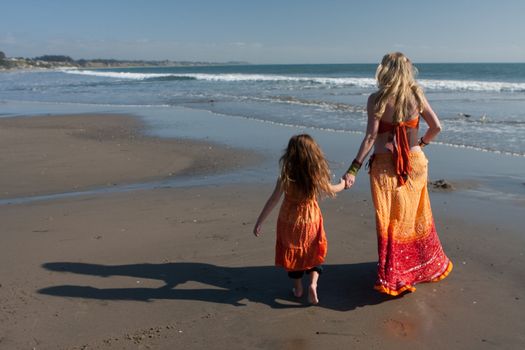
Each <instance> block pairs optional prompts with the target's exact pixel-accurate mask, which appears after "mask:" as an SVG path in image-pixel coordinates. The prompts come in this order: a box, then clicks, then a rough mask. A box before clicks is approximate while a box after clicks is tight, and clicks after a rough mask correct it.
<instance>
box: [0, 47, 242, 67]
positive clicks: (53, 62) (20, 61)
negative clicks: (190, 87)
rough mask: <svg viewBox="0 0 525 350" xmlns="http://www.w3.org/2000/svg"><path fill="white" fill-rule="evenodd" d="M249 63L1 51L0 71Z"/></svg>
mask: <svg viewBox="0 0 525 350" xmlns="http://www.w3.org/2000/svg"><path fill="white" fill-rule="evenodd" d="M240 64H249V63H247V62H237V61H230V62H201V61H198V62H192V61H171V60H163V61H149V60H116V59H104V58H96V59H84V58H82V59H79V60H75V59H73V58H71V57H70V56H65V55H43V56H39V57H34V58H25V57H7V56H6V55H5V53H4V52H2V51H0V70H16V69H57V68H125V67H174V66H175V67H176V66H209V65H240Z"/></svg>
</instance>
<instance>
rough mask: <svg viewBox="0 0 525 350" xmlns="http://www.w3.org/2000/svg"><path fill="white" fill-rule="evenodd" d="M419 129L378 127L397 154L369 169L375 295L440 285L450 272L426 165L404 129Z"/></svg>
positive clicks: (405, 125)
mask: <svg viewBox="0 0 525 350" xmlns="http://www.w3.org/2000/svg"><path fill="white" fill-rule="evenodd" d="M417 126H418V118H417V119H413V120H410V121H408V122H405V123H400V124H397V125H392V124H388V123H384V122H382V123H381V124H380V129H379V132H380V133H381V132H388V131H391V132H393V133H395V135H396V136H395V139H394V140H395V142H396V143H395V148H394V149H393V152H392V153H386V154H374V156H373V161H372V164H371V168H370V186H371V190H372V198H373V200H374V207H375V210H376V228H377V243H378V256H379V262H378V266H377V281H376V285H375V289H376V290H378V291H380V292H383V293H386V294H390V295H393V296H396V295H399V294H400V293H403V292H405V291H411V292H412V291H414V290H415V289H416V288H415V285H416V284H417V283H421V282H435V281H439V280H441V279H443V278H445V277H446V276H447V275H448V274H449V273H450V271H451V270H452V262H451V261H450V260H449V258H448V257H447V256H446V254H445V252H444V251H443V248H442V246H441V242H440V240H439V237H438V235H437V232H436V226H435V224H434V218H433V216H432V210H431V207H430V199H429V196H428V190H427V178H428V173H427V172H428V160H427V158H426V156H425V154H424V153H423V152H422V151H413V152H411V151H410V148H409V146H408V140H407V137H406V128H417Z"/></svg>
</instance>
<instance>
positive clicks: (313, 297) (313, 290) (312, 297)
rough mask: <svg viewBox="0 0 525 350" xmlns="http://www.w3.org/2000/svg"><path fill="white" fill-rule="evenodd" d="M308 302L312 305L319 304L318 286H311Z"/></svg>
mask: <svg viewBox="0 0 525 350" xmlns="http://www.w3.org/2000/svg"><path fill="white" fill-rule="evenodd" d="M308 301H309V302H310V304H312V305H317V304H319V298H317V285H315V284H311V285H310V288H309V289H308Z"/></svg>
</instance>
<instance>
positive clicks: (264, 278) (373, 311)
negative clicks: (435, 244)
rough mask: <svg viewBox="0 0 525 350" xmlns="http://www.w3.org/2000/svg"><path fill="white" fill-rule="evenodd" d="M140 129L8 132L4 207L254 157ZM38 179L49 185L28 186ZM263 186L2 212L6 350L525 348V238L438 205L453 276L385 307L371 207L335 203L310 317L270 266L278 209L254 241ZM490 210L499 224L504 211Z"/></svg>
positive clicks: (1, 309)
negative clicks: (22, 199) (20, 199)
mask: <svg viewBox="0 0 525 350" xmlns="http://www.w3.org/2000/svg"><path fill="white" fill-rule="evenodd" d="M77 118H78V119H77ZM73 119H75V121H72V120H73ZM79 121H82V123H83V124H82V125H83V126H82V128H80V129H79V127H78V124H76V123H77V122H79ZM64 123H65V124H64ZM67 123H73V124H75V125H70V126H67V125H68V124H67ZM106 123H107V124H106ZM135 123H137V124H135ZM6 124H7V125H6ZM64 125H66V126H64ZM141 128H142V126H141V125H140V123H138V122H137V121H135V120H133V119H130V118H129V117H126V116H107V115H100V116H80V117H79V116H75V117H74V118H71V117H58V116H57V117H39V118H32V119H23V118H16V119H7V120H1V121H0V133H1V135H2V137H1V140H2V141H0V142H1V143H2V149H3V150H6V149H8V148H9V147H12V148H10V149H9V150H8V151H6V152H4V155H3V156H2V157H3V158H2V164H3V165H4V164H8V165H9V167H8V168H9V171H8V172H7V173H4V174H2V175H1V177H0V184H1V185H2V191H1V193H2V196H3V197H4V198H13V197H17V196H28V195H33V194H42V193H54V192H64V191H71V190H75V189H76V188H93V187H100V186H111V184H113V183H131V182H134V181H149V180H151V179H157V178H159V177H163V176H173V177H175V178H176V177H177V176H179V175H180V174H195V176H198V175H199V174H206V173H207V172H209V173H215V172H217V171H227V169H232V168H236V167H240V166H242V165H243V164H246V163H249V162H251V161H253V159H254V158H253V157H254V156H253V155H251V154H250V153H249V152H244V151H238V150H233V149H225V148H221V147H220V146H217V145H207V144H205V143H199V142H195V143H194V142H192V141H180V140H163V139H153V138H148V137H145V136H143V135H142V134H141ZM81 129H84V130H91V131H90V132H86V133H85V134H83V131H82V130H81ZM132 131H133V132H132ZM13 135H16V137H15V136H13ZM97 135H98V136H97ZM130 135H133V137H131V136H130ZM6 139H8V140H9V142H7V141H5V140H6ZM13 142H15V143H16V145H17V146H16V147H14V146H10V144H11V143H13ZM118 144H120V145H125V146H120V147H119V146H118ZM124 147H125V149H127V151H122V149H124ZM199 147H201V148H199ZM209 147H211V149H210V148H209ZM36 150H37V153H35V152H36ZM82 150H84V152H83V151H82ZM203 150H208V151H210V152H215V153H207V152H208V151H206V154H207V155H205V156H203V152H202V151H203ZM16 152H19V153H18V157H17V156H16V154H15V153H16ZM44 154H45V155H48V156H47V157H45V156H43V155H44ZM210 154H212V155H213V156H210ZM23 155H25V156H24V157H25V158H20V157H21V156H23ZM50 155H52V157H51V156H50ZM202 157H204V158H202ZM17 159H18V160H19V161H17ZM22 159H24V161H22ZM129 159H132V160H134V161H130V160H129ZM212 159H213V162H211V160H212ZM129 162H131V163H135V162H137V163H140V162H142V163H140V165H139V164H129ZM145 162H147V163H145ZM87 164H89V165H87ZM167 164H169V166H167ZM210 164H212V165H210ZM3 168H4V167H3ZM94 168H95V169H96V170H97V171H96V172H93V173H90V169H94ZM42 169H48V170H47V171H46V174H48V175H49V174H55V176H49V177H48V176H40V177H39V176H38V175H39V174H40V175H42V174H41V172H42ZM166 172H171V175H167V174H166ZM66 175H67V176H66ZM36 179H39V180H38V181H39V182H37V183H33V182H34V181H37V180H36ZM60 179H63V180H60ZM72 179H73V180H74V181H73V180H72ZM75 186H78V187H75ZM271 189H272V188H271V185H270V184H258V183H253V184H243V185H240V184H239V185H222V186H198V187H187V188H158V189H150V190H138V191H132V192H128V193H114V194H104V195H88V196H79V197H73V198H63V199H56V200H51V201H38V202H32V203H31V202H29V203H25V204H17V205H3V206H0V222H1V223H2V224H1V232H0V234H1V239H2V244H1V245H0V276H1V277H0V349H33V348H35V349H148V348H149V349H201V348H207V349H224V348H229V349H232V348H233V349H319V348H323V349H348V348H355V349H384V348H387V347H388V348H392V349H406V348H407V347H411V348H417V349H494V348H497V349H519V348H523V347H524V346H525V335H524V334H525V318H524V317H523V312H524V311H525V305H524V302H525V256H524V254H525V248H524V247H525V244H524V243H525V242H524V241H525V240H524V239H523V237H522V235H521V232H515V231H512V230H510V229H509V228H508V226H506V225H505V224H504V223H501V222H498V221H496V220H493V219H490V218H489V219H488V222H487V221H483V220H480V221H479V222H476V221H472V220H466V219H465V217H464V216H463V215H462V213H461V212H460V211H457V210H449V209H448V208H449V206H448V205H447V202H449V203H450V202H454V201H455V198H456V196H457V194H456V193H455V192H454V191H451V192H445V193H438V194H431V198H432V205H433V208H434V214H435V217H436V225H437V229H438V233H439V235H440V238H441V240H442V243H443V246H444V249H445V251H446V252H447V254H448V255H449V257H450V258H451V260H452V261H453V262H454V264H455V268H454V270H453V272H452V273H451V275H450V276H449V277H448V278H447V279H445V280H443V281H441V282H439V283H432V284H422V285H418V286H417V291H416V292H415V293H412V294H407V295H405V296H403V297H400V298H391V297H386V296H383V295H381V294H379V293H377V292H375V291H374V290H373V289H372V286H373V283H374V279H375V274H374V272H375V264H376V257H377V253H376V238H375V221H374V217H373V208H372V203H371V200H370V198H369V195H367V194H366V191H345V192H343V193H342V194H340V195H339V196H338V197H337V198H336V199H333V200H332V199H330V200H326V201H323V202H322V204H321V206H322V210H323V214H324V218H325V227H326V231H327V234H328V240H329V252H328V258H327V262H326V266H325V272H324V274H323V275H322V276H321V279H320V282H319V297H320V300H321V302H320V305H318V306H308V304H307V302H306V299H304V300H296V299H294V298H293V297H292V295H291V290H290V287H291V284H290V282H289V281H288V279H287V277H286V274H285V273H284V272H283V271H282V270H280V269H278V268H276V267H274V266H273V254H274V249H273V245H274V235H275V229H274V226H275V218H276V212H274V213H273V214H272V216H271V217H270V218H269V219H268V220H267V222H266V223H265V226H264V227H263V229H264V233H263V236H262V237H260V238H255V237H254V236H253V235H252V234H251V230H252V226H253V224H254V221H255V219H256V217H257V215H258V213H259V211H260V209H261V207H262V205H263V204H264V201H265V200H266V198H267V196H268V195H269V193H270V192H271ZM6 192H7V194H6ZM433 195H434V197H432V196H433ZM471 209H472V208H471ZM491 210H492V211H495V212H496V213H495V214H496V215H497V210H498V207H496V206H494V207H493V208H492V209H491ZM516 220H519V218H516Z"/></svg>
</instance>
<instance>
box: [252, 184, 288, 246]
mask: <svg viewBox="0 0 525 350" xmlns="http://www.w3.org/2000/svg"><path fill="white" fill-rule="evenodd" d="M282 194H283V189H282V186H281V179H277V183H276V184H275V188H274V189H273V192H272V194H271V195H270V198H268V200H267V201H266V204H265V205H264V207H263V209H262V211H261V214H259V217H258V218H257V222H256V223H255V226H254V228H253V234H254V235H255V236H257V237H258V236H259V235H260V234H261V226H262V223H263V222H264V220H266V218H267V217H268V215H270V213H271V212H272V210H273V208H275V206H276V205H277V203H278V202H279V199H280V198H281V195H282Z"/></svg>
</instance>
